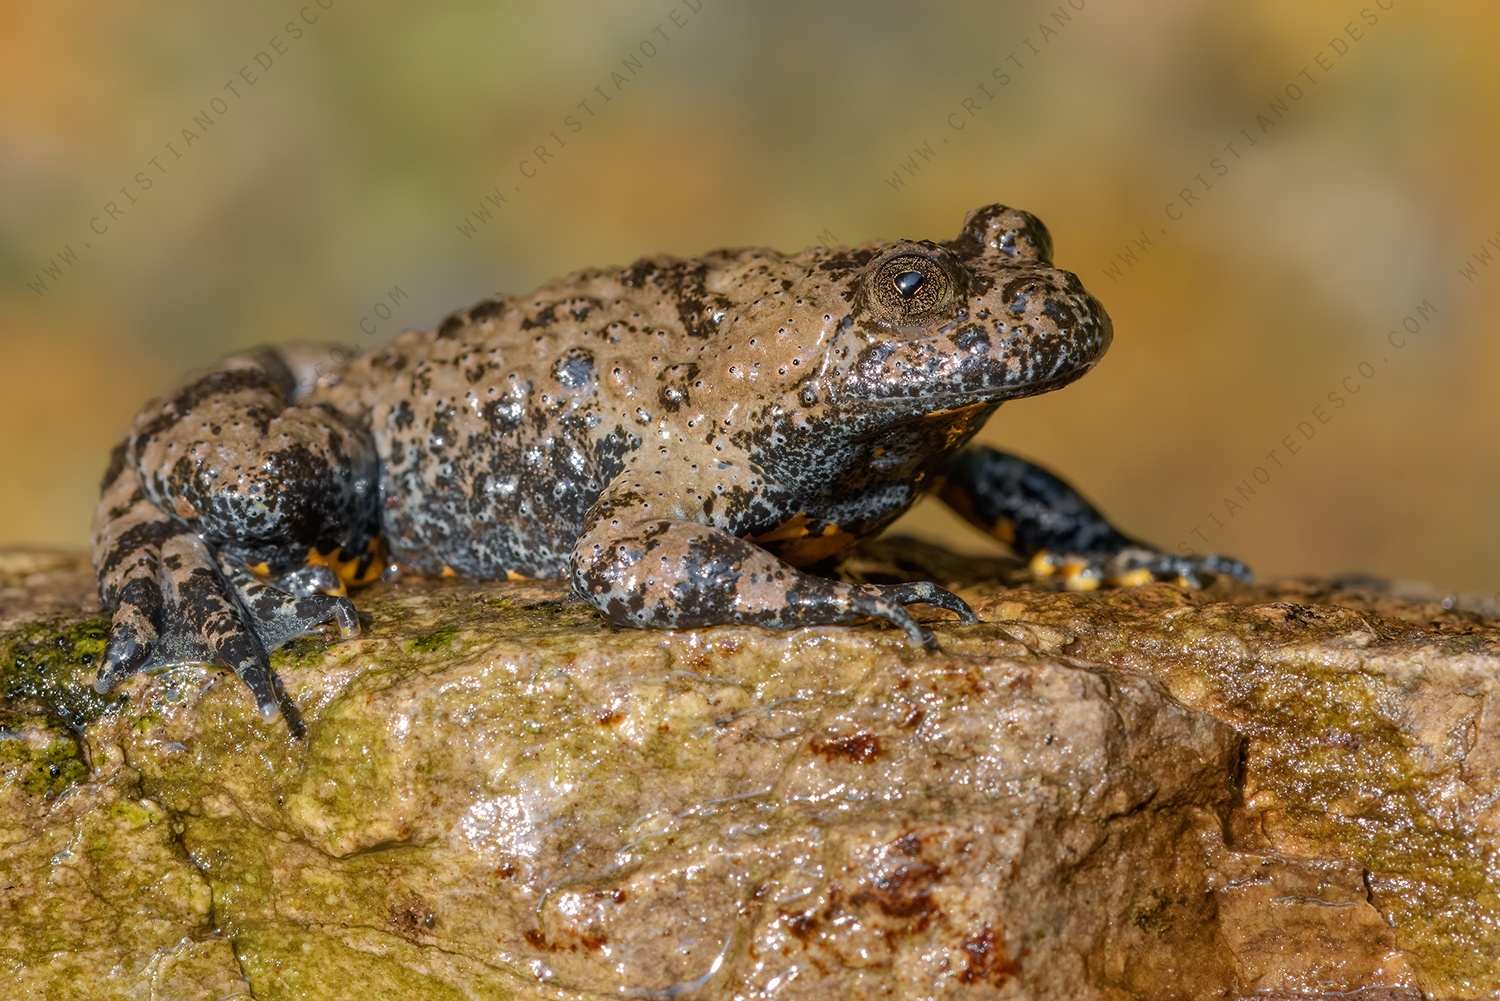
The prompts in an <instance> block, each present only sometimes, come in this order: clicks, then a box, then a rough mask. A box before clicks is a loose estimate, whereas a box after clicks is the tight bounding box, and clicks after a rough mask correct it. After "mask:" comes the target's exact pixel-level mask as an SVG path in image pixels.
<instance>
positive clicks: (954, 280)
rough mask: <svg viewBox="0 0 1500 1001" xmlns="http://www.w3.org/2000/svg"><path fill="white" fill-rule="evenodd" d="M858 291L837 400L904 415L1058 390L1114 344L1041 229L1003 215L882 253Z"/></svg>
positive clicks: (1017, 214) (1094, 304)
mask: <svg viewBox="0 0 1500 1001" xmlns="http://www.w3.org/2000/svg"><path fill="white" fill-rule="evenodd" d="M850 291H851V292H852V296H851V307H852V308H851V309H850V312H849V314H848V319H847V320H846V321H845V326H844V330H843V332H842V334H843V336H842V337H841V338H840V340H842V341H843V345H842V346H843V347H844V348H846V349H847V354H845V353H844V352H843V351H840V352H838V353H839V354H840V355H842V356H843V359H842V363H841V364H838V365H837V369H838V370H839V371H838V373H837V376H836V377H835V379H834V380H830V384H829V387H828V388H829V390H830V396H831V397H833V398H834V399H836V400H839V401H841V402H845V403H854V402H856V401H859V402H864V403H875V404H886V405H887V406H881V407H879V409H881V410H890V411H893V412H894V413H899V414H901V415H903V416H915V415H918V414H933V413H941V412H945V411H950V410H955V409H958V408H961V407H969V406H973V405H975V404H993V403H999V402H1000V401H1002V400H1008V399H1014V398H1016V397H1021V396H1032V395H1035V394H1037V393H1045V392H1047V391H1048V390H1052V389H1057V388H1058V387H1060V386H1063V385H1066V384H1067V383H1069V382H1072V381H1073V380H1074V379H1076V378H1078V377H1079V376H1080V375H1083V374H1084V373H1085V372H1087V371H1088V370H1089V369H1090V368H1092V367H1093V366H1094V364H1095V363H1096V362H1097V361H1098V360H1099V359H1100V357H1101V356H1103V354H1104V351H1105V349H1106V348H1108V347H1109V342H1110V337H1111V327H1110V322H1109V317H1108V316H1107V315H1106V314H1105V312H1104V307H1102V306H1100V305H1099V302H1098V300H1096V299H1095V298H1094V297H1093V296H1092V295H1090V294H1089V293H1088V292H1086V291H1084V288H1083V285H1082V284H1081V283H1080V282H1079V281H1078V278H1077V276H1075V275H1073V274H1072V273H1071V272H1067V271H1059V270H1057V269H1056V268H1053V267H1052V240H1051V237H1049V236H1048V234H1047V229H1046V227H1045V226H1043V225H1042V222H1041V220H1039V219H1037V218H1036V217H1035V216H1033V215H1031V214H1030V213H1027V212H1022V211H1020V210H1019V209H1012V208H1007V207H1006V206H1004V205H990V206H987V207H985V208H981V209H976V210H974V211H973V212H970V213H969V215H968V218H966V219H965V220H964V226H963V230H962V231H961V232H960V233H959V234H958V237H957V238H956V239H953V240H949V241H947V242H944V243H933V242H931V241H925V240H924V241H900V242H897V243H893V244H890V245H888V246H886V247H884V248H882V249H881V250H880V251H879V252H878V253H876V254H875V256H874V257H872V258H871V259H870V260H869V261H868V263H867V264H865V266H864V267H863V268H862V270H861V271H860V272H859V273H858V274H857V275H856V276H854V277H853V284H852V286H851V287H850ZM830 374H833V373H830Z"/></svg>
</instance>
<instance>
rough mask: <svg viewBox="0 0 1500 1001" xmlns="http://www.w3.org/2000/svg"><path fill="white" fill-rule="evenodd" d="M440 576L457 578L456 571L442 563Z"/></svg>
mask: <svg viewBox="0 0 1500 1001" xmlns="http://www.w3.org/2000/svg"><path fill="white" fill-rule="evenodd" d="M441 576H443V577H457V576H458V571H457V570H455V569H453V568H452V567H450V566H449V565H448V564H446V563H444V564H443V572H442V574H441Z"/></svg>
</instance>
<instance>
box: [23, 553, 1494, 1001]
mask: <svg viewBox="0 0 1500 1001" xmlns="http://www.w3.org/2000/svg"><path fill="white" fill-rule="evenodd" d="M850 572H852V573H855V574H857V575H863V576H865V577H867V578H869V579H917V578H923V577H925V578H929V579H936V580H938V581H939V582H942V583H948V584H952V585H955V587H956V589H957V590H958V591H959V593H961V594H963V595H964V596H965V597H966V598H967V599H968V600H970V601H971V602H972V603H973V605H974V607H975V609H976V610H977V611H978V612H979V613H980V616H981V618H982V620H983V621H982V622H981V623H980V624H978V625H974V626H963V625H960V624H958V623H957V622H956V621H954V620H953V619H952V618H951V617H950V616H947V615H946V614H944V613H941V612H937V611H933V613H932V615H931V616H930V617H929V622H930V624H931V625H932V627H933V628H934V629H935V631H936V632H937V634H938V636H939V639H940V643H941V649H940V650H939V651H937V652H933V653H922V652H918V651H914V650H911V649H909V648H908V647H907V646H906V645H905V644H904V643H903V641H902V638H901V635H900V633H898V632H897V631H895V630H892V629H889V628H885V627H883V626H880V625H875V624H871V625H865V626H859V627H852V628H837V627H830V628H818V629H806V630H801V631H798V632H794V633H790V634H775V633H770V632H765V631H761V630H756V629H741V628H721V629H713V630H705V631H698V632H683V633H655V632H631V631H619V630H615V629H612V628H610V627H608V626H605V625H603V624H601V622H600V620H599V619H598V618H597V616H595V615H594V613H593V612H592V611H591V610H590V609H589V608H588V607H587V606H585V605H583V604H581V603H579V602H574V601H569V600H567V596H566V593H565V591H564V590H563V589H562V588H560V587H557V586H553V585H546V584H539V583H515V584H493V585H473V584H464V583H460V582H452V581H407V582H402V583H399V584H395V585H382V586H380V587H378V588H376V589H373V590H371V591H368V592H366V593H365V594H364V595H363V596H362V597H361V600H360V602H359V603H360V608H361V610H362V612H364V613H366V614H367V616H368V618H369V622H368V628H367V629H366V632H365V635H364V636H363V637H362V638H360V639H358V640H355V641H351V642H346V643H328V642H326V641H325V640H323V639H319V638H308V639H304V640H300V641H298V642H297V643H295V644H294V645H293V646H291V647H290V648H288V649H286V650H284V651H282V652H280V653H279V654H277V656H276V657H275V658H274V666H275V667H276V669H277V670H278V671H279V673H280V675H281V677H282V679H283V680H284V682H285V683H286V687H287V690H288V692H289V693H290V695H291V696H292V698H293V699H294V700H295V701H296V703H297V704H298V705H299V706H300V707H301V711H302V713H303V716H304V718H305V720H306V724H307V731H308V732H307V738H306V740H305V741H293V740H291V739H289V738H288V735H287V731H286V728H285V725H284V724H283V723H282V722H281V721H280V720H278V721H275V722H273V723H270V724H266V723H263V722H262V721H261V719H260V717H259V716H258V715H257V714H256V713H255V712H254V711H253V705H252V702H251V700H250V697H249V695H248V693H247V692H246V691H245V690H244V688H243V686H241V685H240V684H239V683H238V682H237V681H236V679H234V678H233V677H232V676H226V675H224V674H223V673H221V672H216V671H211V670H205V669H200V668H180V669H176V670H173V671H171V672H167V673H165V674H162V675H158V676H155V677H151V678H135V679H132V680H131V681H130V682H129V683H128V684H127V685H125V686H123V689H122V691H121V692H119V693H116V694H114V695H111V696H109V697H101V696H98V695H95V694H94V692H93V689H92V688H91V687H90V681H91V680H92V676H93V671H94V659H95V658H96V657H98V656H99V654H100V652H101V650H102V647H103V639H104V631H105V622H104V619H103V618H102V617H101V616H100V614H99V612H98V610H97V608H96V607H95V605H94V603H93V599H92V584H91V580H90V577H89V573H88V569H87V566H86V564H85V563H84V562H83V560H82V558H81V557H79V556H76V555H72V554H49V553H16V552H11V553H3V554H0V697H3V702H0V999H3V1001H11V999H13V998H14V999H20V998H72V997H80V998H81V997H88V998H94V999H115V998H121V999H123V998H130V999H137V998H139V999H147V998H162V999H167V998H170V999H197V998H204V999H223V998H232V997H244V998H249V997H254V998H259V999H262V1001H271V999H282V998H346V997H354V996H358V997H361V998H402V999H427V998H432V999H450V998H451V999H471V998H473V999H477V998H525V999H531V998H548V999H567V998H595V997H621V996H625V997H634V998H678V997H681V998H705V999H706V998H745V999H750V998H756V999H772V998H777V999H781V998H786V999H793V998H859V999H865V998H871V999H873V998H911V999H916V998H1007V999H1010V998H1037V999H1041V998H1048V999H1051V998H1057V999H1063V998H1069V999H1074V998H1077V999H1093V998H1100V999H1103V998H1109V999H1123V998H1142V999H1157V998H1236V997H1241V996H1251V995H1253V996H1255V997H1258V998H1316V997H1329V998H1332V997H1342V996H1345V995H1346V994H1347V992H1351V991H1360V993H1358V994H1357V995H1356V996H1357V997H1359V998H1361V999H1365V1001H1370V999H1407V998H1411V999H1416V998H1424V997H1430V998H1486V997H1497V996H1500V959H1497V957H1500V859H1497V856H1496V846H1497V841H1500V702H1497V695H1500V624H1497V623H1495V622H1493V621H1490V620H1489V619H1487V618H1486V617H1484V616H1483V615H1480V614H1477V613H1474V612H1467V611H1462V610H1459V609H1457V608H1454V607H1451V606H1452V604H1453V603H1452V602H1448V603H1446V604H1445V603H1444V602H1441V601H1440V600H1437V599H1431V600H1428V599H1424V598H1421V597H1420V596H1419V597H1417V598H1412V597H1402V596H1399V595H1397V594H1395V593H1392V591H1391V590H1390V589H1389V588H1384V587H1381V586H1379V585H1378V584H1377V583H1376V582H1371V581H1363V582H1360V581H1354V582H1348V583H1347V584H1346V585H1343V586H1340V585H1339V584H1337V583H1328V582H1324V583H1309V582H1281V583H1277V584H1270V585H1257V586H1240V585H1231V584H1228V583H1219V584H1216V585H1215V586H1214V587H1213V588H1211V589H1210V590H1208V591H1205V592H1197V593H1193V592H1183V591H1181V590H1178V589H1176V588H1172V587H1168V586H1165V585H1158V586H1149V587H1144V588H1140V589H1137V590H1132V591H1114V592H1100V593H1093V594H1066V593H1056V592H1054V591H1051V590H1048V589H1047V588H1045V587H1043V586H1040V585H1037V584H1035V583H1034V582H1033V583H1032V584H1030V585H1029V586H1026V587H1020V588H1014V587H1008V586H1007V584H1015V583H1018V582H1020V581H1021V579H1022V575H1021V574H1020V573H1019V572H1018V570H1017V568H1016V567H1015V566H1014V565H1012V564H1009V563H1005V562H1003V561H993V560H976V559H971V558H963V559H958V558H955V557H953V556H951V555H950V554H946V553H943V552H942V551H939V550H934V549H930V548H926V547H922V546H919V545H916V544H914V543H899V542H886V543H880V544H876V545H874V546H871V547H868V548H867V549H866V550H865V551H864V553H863V554H862V555H861V556H860V557H859V558H858V559H857V560H856V561H855V562H854V563H853V564H851V566H850Z"/></svg>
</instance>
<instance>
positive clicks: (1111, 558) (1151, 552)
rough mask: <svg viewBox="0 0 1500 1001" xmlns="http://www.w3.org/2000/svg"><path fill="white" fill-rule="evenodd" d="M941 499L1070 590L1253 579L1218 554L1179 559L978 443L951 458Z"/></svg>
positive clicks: (1015, 459) (1057, 483)
mask: <svg viewBox="0 0 1500 1001" xmlns="http://www.w3.org/2000/svg"><path fill="white" fill-rule="evenodd" d="M940 494H941V496H942V498H943V500H944V501H945V502H947V504H948V505H949V506H950V507H952V508H953V509H954V510H955V511H957V512H958V513H959V514H961V515H962V516H963V517H965V518H966V519H968V520H969V521H970V522H972V523H973V524H975V525H977V526H979V527H980V528H982V529H983V530H985V531H986V532H989V533H990V534H991V535H993V536H995V537H996V538H998V539H1000V540H1001V541H1003V542H1005V543H1006V544H1007V545H1009V546H1011V548H1013V549H1014V550H1015V551H1016V552H1017V553H1018V554H1019V555H1021V556H1023V557H1025V558H1026V559H1028V560H1030V561H1031V567H1032V569H1033V570H1034V571H1036V572H1037V573H1038V574H1040V575H1042V576H1050V575H1052V574H1061V575H1062V578H1063V581H1064V583H1065V585H1066V586H1067V587H1068V588H1069V589H1071V590H1075V591H1087V590H1092V589H1094V588H1096V587H1098V586H1099V585H1100V584H1103V583H1109V584H1118V585H1130V584H1144V583H1147V582H1149V581H1153V580H1162V581H1174V582H1177V583H1180V584H1184V585H1186V586H1189V587H1200V586H1202V583H1201V579H1200V576H1199V575H1200V574H1202V573H1205V572H1206V573H1210V574H1225V575H1227V576H1229V577H1233V578H1235V579H1236V580H1242V581H1248V580H1250V570H1249V568H1248V567H1246V566H1245V564H1243V563H1241V562H1240V561H1239V560H1236V559H1231V558H1229V557H1227V556H1218V555H1215V554H1213V553H1199V554H1195V555H1190V556H1178V555H1174V554H1172V553H1167V552H1164V551H1162V550H1160V549H1158V548H1157V547H1155V546H1153V545H1151V544H1150V543H1147V542H1141V541H1140V540H1138V539H1133V538H1131V537H1130V536H1128V535H1126V534H1125V533H1124V532H1121V531H1120V530H1119V529H1117V528H1115V526H1114V525H1112V524H1110V522H1109V521H1108V519H1106V518H1105V517H1104V515H1102V514H1100V513H1099V511H1098V509H1096V508H1095V507H1094V505H1092V504H1090V503H1089V502H1088V501H1087V500H1086V499H1084V497H1083V495H1082V494H1080V493H1079V492H1078V491H1077V490H1075V489H1073V487H1071V486H1070V485H1069V484H1068V483H1067V482H1065V481H1064V480H1062V479H1061V478H1060V477H1058V476H1056V475H1054V474H1053V473H1051V472H1048V471H1047V470H1045V469H1043V468H1042V467H1041V466H1038V465H1037V464H1036V463H1033V462H1028V461H1027V460H1025V459H1022V458H1020V457H1019V456H1015V455H1010V454H1008V453H1006V452H1001V451H999V450H998V449H993V448H988V447H986V446H982V445H976V446H973V447H970V448H966V449H964V450H963V451H962V452H959V453H958V454H956V455H954V456H953V457H952V458H950V459H949V460H948V462H947V464H946V465H945V467H944V469H943V483H942V486H941V489H940Z"/></svg>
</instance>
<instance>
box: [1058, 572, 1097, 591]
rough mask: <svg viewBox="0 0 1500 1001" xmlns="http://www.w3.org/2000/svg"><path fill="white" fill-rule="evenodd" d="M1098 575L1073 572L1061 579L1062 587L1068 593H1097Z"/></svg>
mask: <svg viewBox="0 0 1500 1001" xmlns="http://www.w3.org/2000/svg"><path fill="white" fill-rule="evenodd" d="M1099 583H1100V581H1099V575H1098V574H1091V573H1079V572H1076V571H1075V572H1074V573H1070V574H1068V576H1067V577H1066V578H1064V579H1063V587H1065V588H1067V589H1068V590H1069V591H1097V590H1099Z"/></svg>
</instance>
